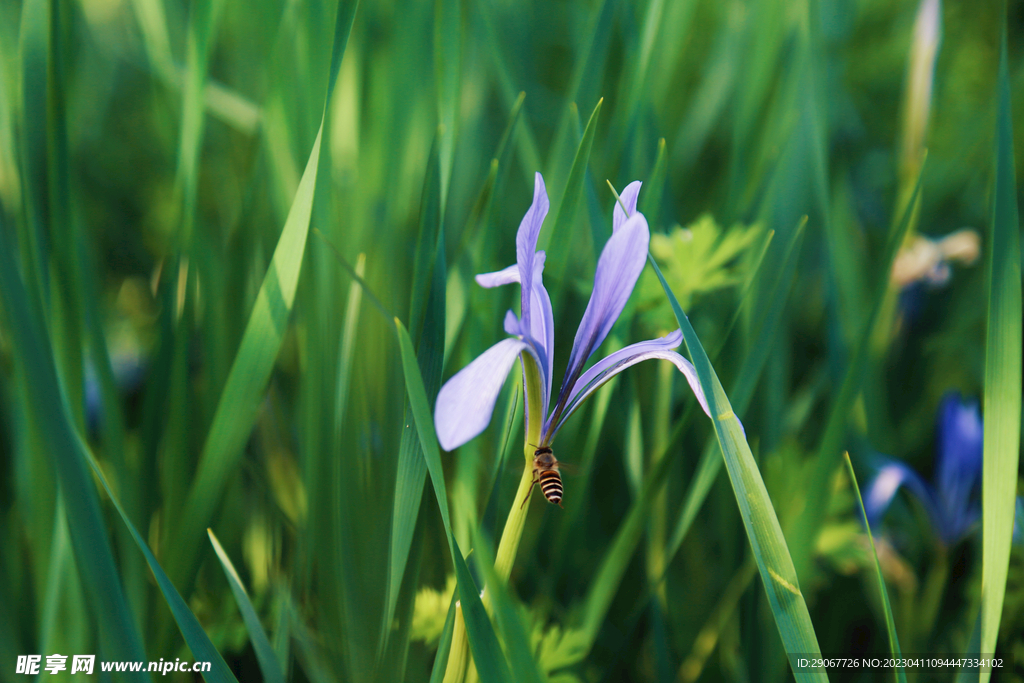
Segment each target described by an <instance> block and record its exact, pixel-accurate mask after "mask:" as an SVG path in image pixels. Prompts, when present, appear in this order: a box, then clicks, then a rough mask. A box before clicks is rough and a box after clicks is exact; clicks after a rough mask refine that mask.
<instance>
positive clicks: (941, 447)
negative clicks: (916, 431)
mask: <svg viewBox="0 0 1024 683" xmlns="http://www.w3.org/2000/svg"><path fill="white" fill-rule="evenodd" d="M937 428H938V443H937V451H936V454H935V481H934V483H932V484H929V483H927V482H925V481H924V480H923V479H922V478H921V476H920V475H919V474H918V473H917V472H915V471H914V470H912V469H911V468H910V467H908V466H907V465H906V464H905V463H902V462H900V461H898V460H891V461H889V462H888V463H886V464H885V465H884V466H883V467H882V468H881V469H879V471H878V474H877V475H876V476H875V478H874V480H873V481H872V482H871V484H869V486H868V490H867V496H866V497H865V499H864V506H865V509H866V510H867V513H868V519H869V520H871V523H872V524H875V523H876V522H878V521H880V520H881V518H882V516H883V515H884V514H885V511H886V510H887V509H888V508H889V504H890V503H891V502H892V499H893V497H894V496H895V495H896V492H897V491H898V490H899V488H900V487H901V486H906V487H907V489H908V490H909V491H910V492H911V493H913V494H914V496H915V497H917V499H918V500H919V501H921V504H922V505H923V506H924V508H925V510H926V511H927V513H928V517H929V518H930V519H931V522H932V527H933V528H934V529H935V532H936V534H937V535H938V537H939V539H940V540H941V541H942V542H943V543H944V544H946V545H952V544H954V543H956V542H957V541H959V540H961V539H962V538H963V537H965V536H966V535H967V534H968V533H969V532H970V531H971V528H972V527H973V526H974V524H975V523H976V522H977V521H978V519H979V517H980V516H981V510H980V505H979V503H978V499H977V497H976V496H975V495H974V492H975V490H976V489H978V488H980V483H981V452H982V451H981V447H982V424H981V415H980V414H979V412H978V402H977V401H968V402H964V401H963V400H962V398H961V397H960V394H959V393H956V392H952V393H949V394H947V395H946V396H945V398H943V400H942V404H941V405H940V406H939V416H938V425H937Z"/></svg>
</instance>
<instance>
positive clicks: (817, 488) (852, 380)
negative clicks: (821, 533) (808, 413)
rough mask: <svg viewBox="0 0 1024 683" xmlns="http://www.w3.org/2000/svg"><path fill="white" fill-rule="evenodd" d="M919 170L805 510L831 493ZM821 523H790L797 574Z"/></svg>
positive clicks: (807, 519) (817, 519) (813, 518)
mask: <svg viewBox="0 0 1024 683" xmlns="http://www.w3.org/2000/svg"><path fill="white" fill-rule="evenodd" d="M921 167H922V174H921V175H918V178H917V185H916V186H915V187H914V192H913V194H912V195H911V197H910V201H909V202H908V203H907V205H906V207H905V208H904V210H903V217H902V218H901V219H900V222H899V223H898V224H897V225H896V226H895V227H894V229H893V230H892V231H891V232H890V234H889V238H888V241H887V243H886V247H885V253H884V254H883V256H882V259H881V261H880V267H879V269H878V271H877V277H876V279H877V282H878V284H877V285H876V287H875V291H874V292H873V294H872V300H871V302H872V305H871V308H870V313H869V314H868V317H867V319H866V320H864V321H863V323H862V327H861V331H860V333H859V337H858V339H857V343H856V346H855V347H854V348H853V350H852V351H851V353H850V356H849V360H848V361H847V365H846V371H845V374H844V375H843V383H842V385H840V388H839V393H838V394H837V395H836V398H835V400H834V402H833V404H832V407H831V409H830V411H829V416H828V422H827V423H826V425H825V432H824V434H823V435H822V437H821V443H820V445H819V446H818V454H817V461H816V462H815V466H814V471H813V472H812V473H811V477H810V479H809V480H808V485H807V503H806V505H805V509H807V510H822V509H824V506H825V504H826V502H827V497H828V495H829V492H830V490H831V489H830V487H829V486H828V479H829V477H831V476H832V474H833V473H834V472H835V468H836V467H837V456H838V455H839V454H840V453H841V452H842V450H841V448H842V444H843V438H844V437H845V435H846V423H847V419H848V418H849V415H850V409H851V408H852V407H853V402H854V400H855V399H856V398H857V395H858V393H859V391H860V386H861V382H862V381H863V376H864V369H865V367H866V364H867V361H868V354H869V351H870V345H871V339H872V336H873V334H874V331H875V327H876V326H877V324H878V320H879V319H880V317H881V315H880V314H881V312H882V310H883V306H884V303H885V298H886V295H887V293H888V291H889V274H890V273H891V272H892V264H893V261H894V260H895V258H896V253H897V252H898V250H899V247H900V245H901V244H902V243H903V236H904V235H906V233H907V228H908V226H909V225H910V217H911V214H912V209H913V207H914V203H915V202H916V201H917V197H918V195H919V194H920V192H921V180H922V178H923V177H924V176H923V169H924V162H923V161H922V164H921ZM821 522H822V516H821V515H801V516H800V517H798V518H797V519H796V520H795V521H794V523H793V528H792V531H791V532H790V540H791V541H792V546H793V563H794V565H795V566H796V568H797V573H798V574H799V573H803V572H804V571H806V570H807V568H808V566H809V564H810V561H811V554H812V552H813V550H814V539H815V538H816V537H817V534H818V530H819V528H820V524H821Z"/></svg>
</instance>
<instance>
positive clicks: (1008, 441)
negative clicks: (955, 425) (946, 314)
mask: <svg viewBox="0 0 1024 683" xmlns="http://www.w3.org/2000/svg"><path fill="white" fill-rule="evenodd" d="M1005 22H1006V19H1005V10H1004V18H1003V30H1002V45H1001V49H1000V56H999V84H998V88H999V108H998V112H997V114H996V150H995V191H994V192H993V197H992V228H991V232H990V235H991V236H990V238H989V245H990V256H989V271H988V323H987V336H986V340H985V396H984V409H985V423H984V456H983V463H984V466H983V470H982V482H981V491H982V502H981V505H982V515H981V516H982V570H981V652H987V653H994V652H995V650H996V639H997V638H998V635H999V621H1000V618H1001V615H1002V611H1003V597H1004V595H1005V593H1006V577H1007V572H1008V570H1009V562H1010V543H1011V541H1012V537H1013V517H1014V503H1015V498H1014V495H1015V489H1016V484H1017V464H1018V459H1019V457H1020V415H1021V351H1020V350H1021V276H1020V268H1021V251H1020V220H1019V217H1018V213H1017V184H1016V183H1017V180H1016V177H1015V171H1014V159H1013V157H1014V153H1013V125H1012V118H1011V115H1010V77H1009V69H1008V66H1007V56H1006V23H1005ZM991 675H992V674H991V671H988V672H983V673H982V674H981V681H982V682H983V683H984V682H985V681H988V680H989V677H990V676H991Z"/></svg>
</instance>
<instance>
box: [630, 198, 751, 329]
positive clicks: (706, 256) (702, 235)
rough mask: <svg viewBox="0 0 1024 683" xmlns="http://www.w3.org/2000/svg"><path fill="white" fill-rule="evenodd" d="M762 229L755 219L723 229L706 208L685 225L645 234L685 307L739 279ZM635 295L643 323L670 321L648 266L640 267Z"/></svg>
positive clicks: (742, 278) (652, 324)
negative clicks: (640, 271)
mask: <svg viewBox="0 0 1024 683" xmlns="http://www.w3.org/2000/svg"><path fill="white" fill-rule="evenodd" d="M762 235H763V229H762V228H761V226H759V225H757V224H754V225H749V226H746V225H734V226H733V227H731V228H729V229H727V230H723V229H722V228H721V227H720V226H719V225H718V224H717V223H715V219H714V218H713V217H712V216H711V215H710V214H703V215H702V216H700V217H699V218H698V219H697V220H696V221H694V222H693V223H690V224H689V225H687V226H686V227H685V228H683V227H682V226H679V225H676V226H675V227H673V228H672V230H670V231H669V232H668V234H664V235H662V234H654V235H651V254H652V255H653V256H654V258H655V260H656V261H658V262H659V263H661V264H664V273H665V280H666V281H668V284H669V287H671V288H672V291H673V292H679V295H678V298H679V305H680V306H683V307H684V308H689V307H690V306H691V305H692V304H693V300H694V298H695V297H699V296H701V295H703V294H709V293H711V292H715V291H718V290H720V289H724V288H726V287H735V286H737V285H739V284H740V283H742V282H744V281H745V280H746V279H747V276H748V270H747V267H749V262H750V261H751V260H752V259H747V261H746V262H744V261H743V259H742V257H743V256H745V255H747V254H749V253H750V251H751V248H752V247H753V246H754V245H755V244H756V243H757V241H758V239H759V238H761V236H762ZM745 266H747V267H745ZM636 296H637V307H638V308H639V309H640V311H642V312H643V315H644V319H645V321H647V324H648V327H649V329H653V330H658V329H668V328H669V327H670V326H672V325H673V322H672V307H671V306H670V305H669V304H668V302H667V301H665V297H664V292H662V290H661V285H660V284H659V283H658V278H657V277H655V276H654V274H653V273H652V272H651V271H644V275H643V277H642V278H641V279H640V282H639V283H638V285H637V294H636Z"/></svg>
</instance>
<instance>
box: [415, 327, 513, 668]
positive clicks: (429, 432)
mask: <svg viewBox="0 0 1024 683" xmlns="http://www.w3.org/2000/svg"><path fill="white" fill-rule="evenodd" d="M395 329H396V333H397V335H398V344H399V348H400V349H401V353H402V369H403V371H404V372H405V387H406V391H407V393H408V395H409V406H410V408H411V410H412V414H413V418H414V421H415V423H416V433H417V435H418V436H419V440H420V447H421V448H422V450H423V456H424V458H425V459H426V461H427V471H428V472H429V473H430V481H431V483H432V484H433V488H434V496H435V497H436V498H437V506H438V508H439V509H440V511H441V521H442V522H443V523H444V530H445V534H446V535H447V537H448V549H449V551H450V552H451V555H452V563H453V564H454V565H455V578H456V581H457V582H458V590H459V602H460V603H461V604H462V613H463V615H464V617H465V621H466V633H467V634H468V636H469V645H470V648H471V650H472V652H473V659H474V661H475V662H476V668H477V672H478V673H479V674H480V679H481V680H482V681H484V683H490V682H491V681H495V682H503V681H511V680H512V678H511V677H510V674H509V671H508V664H507V663H506V662H505V657H504V656H503V655H502V652H501V646H500V645H499V644H498V637H497V636H496V635H495V633H494V627H493V626H492V625H491V622H490V619H488V618H487V612H486V611H485V610H484V606H483V602H482V601H481V600H480V593H479V592H478V591H477V588H476V584H475V583H474V582H473V577H472V576H471V575H470V573H469V567H467V566H466V560H465V558H463V556H462V553H461V551H460V550H459V546H458V544H457V543H456V542H455V537H454V536H453V535H452V525H451V518H450V516H449V514H448V492H447V490H446V487H445V482H444V469H443V468H442V466H441V452H440V450H439V449H438V445H437V436H436V435H435V434H434V421H433V419H431V413H430V408H429V404H428V403H427V392H426V389H425V388H424V386H423V377H422V375H421V374H420V369H419V365H418V364H417V362H416V352H415V351H413V346H412V340H411V339H410V338H409V333H408V332H407V331H406V329H405V326H404V325H402V321H400V320H399V319H398V318H395Z"/></svg>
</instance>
